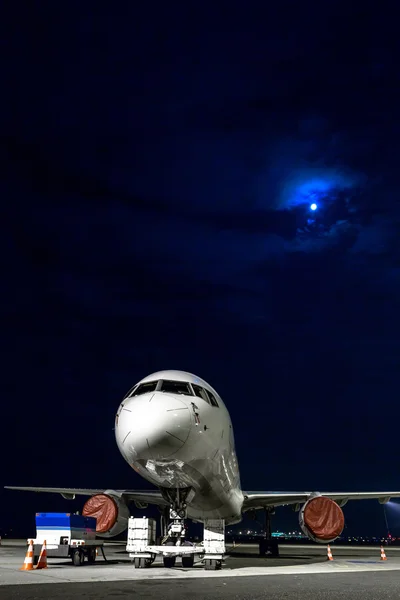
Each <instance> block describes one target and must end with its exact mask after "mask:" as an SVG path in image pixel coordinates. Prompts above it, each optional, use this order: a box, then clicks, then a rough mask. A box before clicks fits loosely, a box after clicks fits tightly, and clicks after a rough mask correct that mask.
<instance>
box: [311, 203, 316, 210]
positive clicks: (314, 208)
mask: <svg viewBox="0 0 400 600" xmlns="http://www.w3.org/2000/svg"><path fill="white" fill-rule="evenodd" d="M310 208H311V210H317V208H318V207H317V205H316V204H315V203H314V202H313V203H312V204H311V206H310Z"/></svg>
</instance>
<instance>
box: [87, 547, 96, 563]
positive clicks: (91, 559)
mask: <svg viewBox="0 0 400 600" xmlns="http://www.w3.org/2000/svg"><path fill="white" fill-rule="evenodd" d="M87 559H88V563H89V564H91V565H92V564H93V563H94V562H95V560H96V548H90V550H88V555H87Z"/></svg>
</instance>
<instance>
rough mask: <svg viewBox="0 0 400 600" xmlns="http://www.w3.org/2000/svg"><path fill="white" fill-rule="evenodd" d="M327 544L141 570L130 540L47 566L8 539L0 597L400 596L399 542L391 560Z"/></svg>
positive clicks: (246, 549) (0, 549) (1, 560)
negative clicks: (214, 563) (88, 557)
mask: <svg viewBox="0 0 400 600" xmlns="http://www.w3.org/2000/svg"><path fill="white" fill-rule="evenodd" d="M331 549H332V552H333V557H334V560H333V561H328V560H327V557H326V547H325V546H317V545H315V546H314V545H282V546H281V547H280V552H281V556H280V557H279V558H274V559H272V558H265V557H259V556H258V555H257V552H258V547H257V546H255V545H249V544H243V545H240V544H239V545H237V546H236V547H235V548H232V547H231V546H227V552H228V554H227V557H226V560H225V563H224V565H223V568H222V569H221V570H220V571H205V570H204V567H203V565H202V563H201V560H200V559H196V561H195V565H194V567H193V568H192V569H184V568H182V566H181V564H180V563H179V559H177V563H176V567H175V568H172V569H165V568H163V566H162V563H161V559H157V560H156V562H155V563H153V565H152V566H151V567H150V568H148V569H135V568H134V567H133V565H132V564H131V560H130V558H129V556H128V554H127V553H126V551H125V546H124V544H119V543H116V542H109V543H106V544H105V554H106V558H107V562H105V561H104V560H103V558H102V557H101V555H100V556H99V557H98V559H97V560H96V563H95V564H94V565H89V564H88V563H85V564H84V565H82V566H79V567H74V566H73V565H72V564H71V561H70V559H60V558H49V559H48V568H47V569H42V570H38V571H35V570H33V571H20V570H19V569H20V568H21V566H22V563H23V561H24V557H25V552H26V540H3V542H2V545H1V546H0V600H3V599H7V600H13V599H14V598H15V599H17V598H18V599H19V600H25V599H26V600H28V599H32V600H33V599H34V598H35V599H39V598H40V599H43V600H45V599H47V598H49V599H50V598H57V599H58V598H76V597H81V598H84V599H88V600H89V599H91V598H100V599H101V598H108V599H110V598H111V599H113V598H118V599H121V598H123V597H124V596H131V595H132V593H136V594H139V595H140V598H142V597H143V598H148V599H149V600H150V599H152V598H153V597H154V598H155V599H156V600H159V599H160V598H165V599H169V598H171V599H174V600H178V599H179V597H182V598H186V597H189V596H190V597H191V599H193V598H194V599H196V600H197V599H200V598H213V599H214V598H215V599H221V600H232V598H234V599H235V600H240V599H242V598H243V599H246V600H247V599H249V598H251V599H252V600H257V599H258V598H260V599H261V598H268V599H269V600H275V599H278V598H279V599H281V598H285V600H288V599H292V598H293V599H295V598H296V599H300V598H301V599H302V600H305V599H307V600H314V599H315V600H319V599H321V598H322V597H323V598H324V600H333V599H336V598H337V599H339V598H345V597H351V598H352V599H354V600H358V599H360V600H361V598H362V599H363V600H369V599H371V600H372V599H374V600H375V599H376V598H379V599H382V600H385V599H386V598H387V599H389V598H399V597H400V547H388V548H387V547H386V548H385V551H386V554H387V558H388V560H387V561H381V560H380V548H379V547H363V546H362V547H354V546H353V547H349V546H335V545H334V544H332V545H331Z"/></svg>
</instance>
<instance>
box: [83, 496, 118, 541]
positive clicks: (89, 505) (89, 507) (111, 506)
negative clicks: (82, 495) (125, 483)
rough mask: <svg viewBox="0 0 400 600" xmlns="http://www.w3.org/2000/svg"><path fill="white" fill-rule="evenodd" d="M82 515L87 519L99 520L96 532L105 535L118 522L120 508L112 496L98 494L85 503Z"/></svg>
mask: <svg viewBox="0 0 400 600" xmlns="http://www.w3.org/2000/svg"><path fill="white" fill-rule="evenodd" d="M82 514H83V515H84V516H85V517H95V518H96V519H97V524H96V532H97V533H105V532H106V531H109V530H110V529H111V528H112V527H113V526H114V525H115V523H116V522H117V519H118V506H117V503H116V502H115V500H114V498H111V496H107V495H106V494H97V495H96V496H92V497H91V498H89V500H87V502H85V505H84V507H83V510H82Z"/></svg>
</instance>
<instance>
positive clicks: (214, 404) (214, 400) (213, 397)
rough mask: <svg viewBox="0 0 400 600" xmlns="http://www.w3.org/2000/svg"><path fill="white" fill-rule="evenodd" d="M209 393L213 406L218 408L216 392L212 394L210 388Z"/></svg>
mask: <svg viewBox="0 0 400 600" xmlns="http://www.w3.org/2000/svg"><path fill="white" fill-rule="evenodd" d="M207 394H208V397H209V398H210V402H211V406H216V407H217V408H219V406H218V402H217V399H216V398H215V396H214V394H212V393H211V392H210V390H207Z"/></svg>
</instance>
